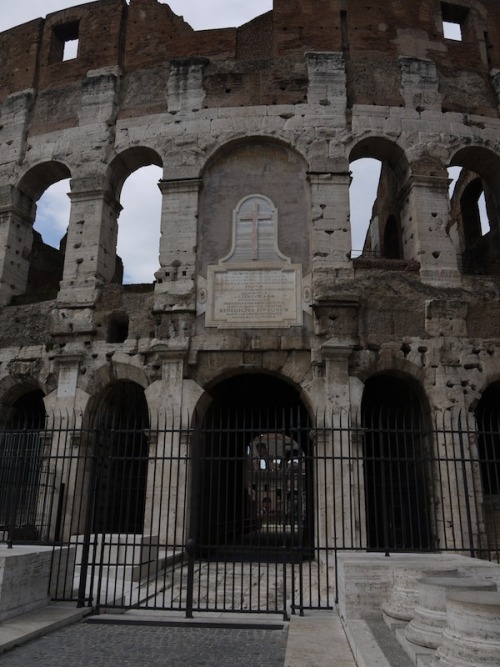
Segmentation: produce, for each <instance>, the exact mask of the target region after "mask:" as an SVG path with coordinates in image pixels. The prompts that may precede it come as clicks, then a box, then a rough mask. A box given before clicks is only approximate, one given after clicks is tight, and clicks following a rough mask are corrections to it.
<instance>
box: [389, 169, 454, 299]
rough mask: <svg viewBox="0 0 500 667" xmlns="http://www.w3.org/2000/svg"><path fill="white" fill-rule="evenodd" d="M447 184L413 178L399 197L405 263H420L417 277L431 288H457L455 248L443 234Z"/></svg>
mask: <svg viewBox="0 0 500 667" xmlns="http://www.w3.org/2000/svg"><path fill="white" fill-rule="evenodd" d="M448 185H449V180H448V179H447V178H439V177H435V176H419V175H413V176H410V178H409V179H408V180H407V182H406V183H405V185H404V186H403V189H402V191H401V193H400V196H401V228H402V237H403V254H404V259H408V260H410V259H415V260H417V261H418V262H419V263H420V277H421V279H422V281H423V282H426V283H429V284H432V285H443V284H446V285H447V286H452V285H458V284H459V282H460V275H459V271H458V265H457V256H456V250H455V247H454V245H453V243H452V241H451V239H450V237H449V236H448V234H447V232H446V225H447V222H448V216H449V210H450V200H449V195H448Z"/></svg>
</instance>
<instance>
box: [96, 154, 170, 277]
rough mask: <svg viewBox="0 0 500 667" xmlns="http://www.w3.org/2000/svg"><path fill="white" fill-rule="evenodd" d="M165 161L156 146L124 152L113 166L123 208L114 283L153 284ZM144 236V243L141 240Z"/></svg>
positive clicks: (113, 183) (112, 175) (115, 189)
mask: <svg viewBox="0 0 500 667" xmlns="http://www.w3.org/2000/svg"><path fill="white" fill-rule="evenodd" d="M162 176H163V164H162V161H161V158H160V156H159V155H158V153H157V152H156V151H155V150H153V149H152V148H147V147H135V148H130V149H127V150H125V151H123V153H120V154H119V155H117V156H116V158H115V159H114V160H113V161H112V163H111V165H110V167H109V173H108V179H109V185H110V189H111V192H112V193H113V195H114V196H115V197H116V199H117V200H119V202H120V206H121V207H122V210H121V213H120V214H119V218H118V222H117V230H116V233H117V237H116V239H117V242H116V248H114V251H115V253H116V265H115V272H114V276H113V282H118V283H123V284H138V283H153V281H154V274H155V271H157V270H158V267H159V244H160V228H161V207H162V197H161V193H160V190H159V188H158V182H159V181H160V180H161V178H162ZM138 237H140V243H138V242H137V239H138Z"/></svg>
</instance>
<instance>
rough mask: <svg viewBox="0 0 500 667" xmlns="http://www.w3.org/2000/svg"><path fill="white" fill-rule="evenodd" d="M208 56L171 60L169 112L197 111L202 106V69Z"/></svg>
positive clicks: (203, 95) (203, 92) (203, 93)
mask: <svg viewBox="0 0 500 667" xmlns="http://www.w3.org/2000/svg"><path fill="white" fill-rule="evenodd" d="M209 62H210V61H209V60H208V58H200V57H198V58H197V57H194V58H186V59H182V60H172V61H171V63H170V77H169V80H168V110H169V111H170V113H179V112H187V113H190V112H192V111H198V110H199V109H201V108H203V100H204V99H205V91H204V90H203V70H204V69H205V67H206V66H207V65H208V63H209Z"/></svg>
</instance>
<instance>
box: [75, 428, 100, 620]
mask: <svg viewBox="0 0 500 667" xmlns="http://www.w3.org/2000/svg"><path fill="white" fill-rule="evenodd" d="M99 435H100V431H99V427H98V425H96V426H95V429H94V438H93V445H94V446H93V452H92V456H91V462H92V465H91V471H90V481H89V490H88V497H87V511H86V514H85V531H84V537H83V546H82V564H81V566H80V584H79V587H78V604H77V606H78V607H84V606H85V588H86V584H87V574H88V566H89V552H90V536H91V533H92V524H93V520H94V508H95V501H96V498H95V496H96V490H97V460H98V448H99ZM94 554H95V546H94ZM88 605H89V607H90V606H92V588H91V589H90V592H89V601H88Z"/></svg>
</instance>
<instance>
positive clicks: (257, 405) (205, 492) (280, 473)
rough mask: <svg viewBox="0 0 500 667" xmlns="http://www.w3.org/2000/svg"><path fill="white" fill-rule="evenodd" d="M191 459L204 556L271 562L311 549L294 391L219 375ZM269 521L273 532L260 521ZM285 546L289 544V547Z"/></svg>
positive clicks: (308, 476) (306, 469) (302, 415)
mask: <svg viewBox="0 0 500 667" xmlns="http://www.w3.org/2000/svg"><path fill="white" fill-rule="evenodd" d="M198 418H199V419H200V423H201V443H200V444H201V452H202V453H203V454H202V457H201V459H199V458H198V457H199V456H200V454H201V452H198V453H197V454H196V450H195V453H194V455H193V465H194V466H195V470H196V466H198V473H197V474H196V473H194V476H195V478H197V479H198V480H199V484H198V486H197V488H195V489H194V491H195V494H198V497H199V499H200V502H199V510H198V536H197V541H198V544H199V545H200V549H201V550H202V551H204V552H205V553H210V552H212V551H215V552H217V551H218V550H222V551H231V552H233V551H234V552H236V553H239V554H245V555H249V554H251V553H252V552H253V553H254V555H253V558H254V559H255V558H258V557H259V554H260V555H261V556H262V555H263V554H264V552H265V557H266V558H274V557H275V556H276V557H277V556H278V553H279V552H280V553H281V556H280V557H281V558H282V557H283V555H284V557H285V558H287V557H288V555H287V554H284V552H283V548H285V550H287V549H288V548H289V547H294V548H295V549H297V548H298V547H300V548H301V549H303V552H302V553H303V555H304V556H307V555H308V554H309V551H310V549H311V548H312V544H313V526H314V520H313V466H312V455H313V447H312V443H311V442H310V441H309V433H310V425H311V420H310V417H309V414H308V410H307V407H306V405H305V403H304V402H303V401H302V397H301V394H300V392H299V390H298V388H297V387H296V386H294V385H293V384H292V383H290V382H287V381H285V380H284V379H283V378H281V377H279V376H277V375H276V374H271V373H262V372H255V371H254V372H245V373H241V372H240V373H236V372H234V371H233V372H226V373H225V374H224V375H223V376H220V377H219V378H218V379H217V380H214V381H213V382H212V383H210V385H209V386H208V387H207V392H206V395H205V396H204V397H202V398H201V399H200V401H199V405H198ZM271 517H272V525H273V531H272V533H271V532H270V531H269V530H268V526H267V523H266V522H267V521H268V520H270V518H271ZM290 540H295V542H294V544H291V541H290Z"/></svg>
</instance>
